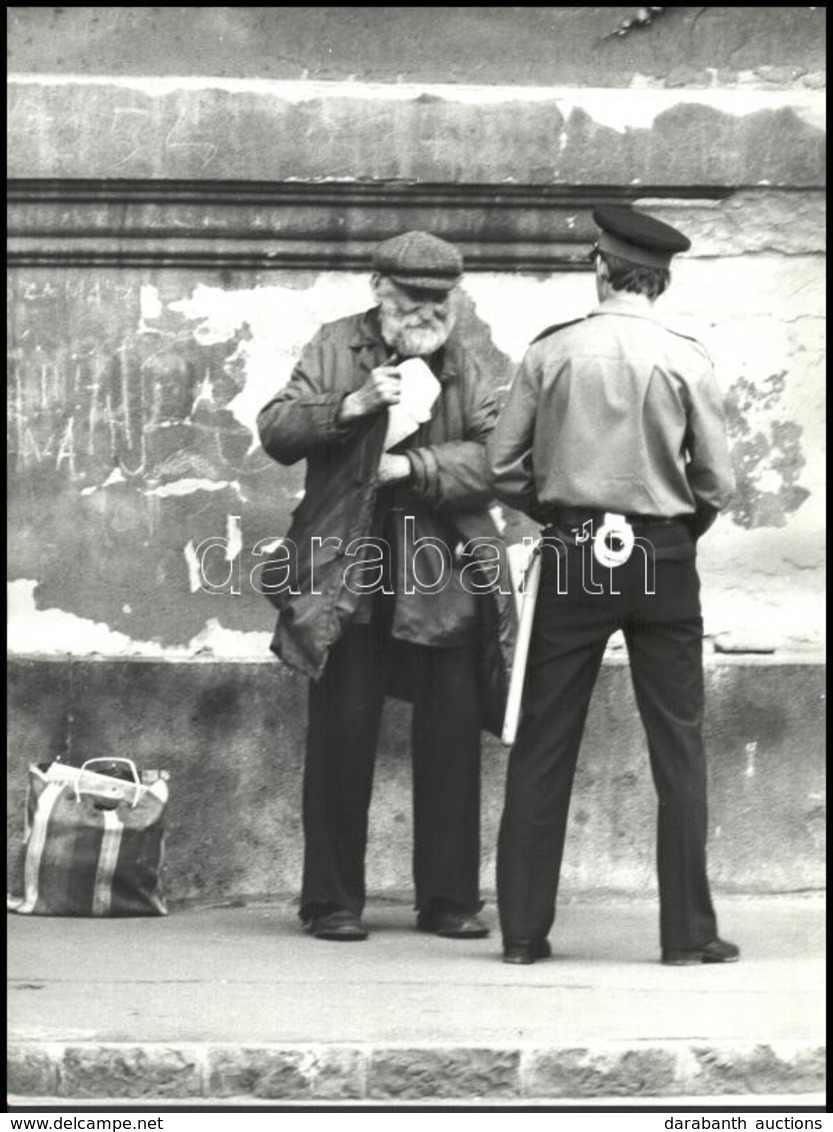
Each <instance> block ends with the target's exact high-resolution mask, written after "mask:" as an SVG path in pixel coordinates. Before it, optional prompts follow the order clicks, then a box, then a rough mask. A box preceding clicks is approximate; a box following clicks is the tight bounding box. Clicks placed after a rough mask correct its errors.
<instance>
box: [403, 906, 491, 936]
mask: <svg viewBox="0 0 833 1132" xmlns="http://www.w3.org/2000/svg"><path fill="white" fill-rule="evenodd" d="M416 926H417V930H418V931H421V932H433V933H434V935H441V936H444V937H445V938H446V939H483V938H485V936H487V935H488V934H489V929H488V928H487V927H486V925H485V924H484V923H483V921H482V920H481V919H479V917H478V916H476V915H475V914H474V912H452V911H448V910H445V911H441V910H438V909H436V908H430V909H426V910H424V911H422V912H418V913H417V923H416Z"/></svg>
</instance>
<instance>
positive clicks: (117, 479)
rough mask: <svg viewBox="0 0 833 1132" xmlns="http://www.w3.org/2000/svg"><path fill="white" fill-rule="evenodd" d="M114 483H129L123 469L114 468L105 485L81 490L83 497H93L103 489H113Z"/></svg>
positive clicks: (96, 485)
mask: <svg viewBox="0 0 833 1132" xmlns="http://www.w3.org/2000/svg"><path fill="white" fill-rule="evenodd" d="M114 483H127V480H126V479H125V477H124V475H123V473H122V470H121V468H114V469H113V470H112V472H111V473H110V475H109V476H108V477H107V479H106V480H105V481H104V483H100V484H94V485H93V486H92V487H84V488H82V489H81V494H82V495H92V494H93V492H95V491H100V490H101V488H103V487H111V486H112V485H113V484H114Z"/></svg>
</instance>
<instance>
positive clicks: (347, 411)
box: [339, 365, 402, 422]
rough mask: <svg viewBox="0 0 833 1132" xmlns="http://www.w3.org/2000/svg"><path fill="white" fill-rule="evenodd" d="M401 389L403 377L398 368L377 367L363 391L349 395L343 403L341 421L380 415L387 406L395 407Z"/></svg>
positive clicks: (358, 390) (362, 388)
mask: <svg viewBox="0 0 833 1132" xmlns="http://www.w3.org/2000/svg"><path fill="white" fill-rule="evenodd" d="M401 387H402V375H401V374H400V372H399V370H398V369H397V368H396V366H389V365H384V366H377V367H376V369H374V370H372V371H371V374H370V377H369V378H368V379H367V381H366V382H365V383H364V385H363V386H362V387H361V389H357V390H356V391H355V393H348V395H347V396H346V397H345V398H344V400H343V401H342V402H341V412H340V413H339V420H340V421H342V422H347V421H351V420H356V418H357V417H366V416H368V414H370V413H378V412H379V410H380V409H383V408H384V407H385V406H386V405H395V404H396V402H397V401H398V400H399V398H400V395H401Z"/></svg>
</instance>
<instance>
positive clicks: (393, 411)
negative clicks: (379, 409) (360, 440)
mask: <svg viewBox="0 0 833 1132" xmlns="http://www.w3.org/2000/svg"><path fill="white" fill-rule="evenodd" d="M396 368H397V369H398V370H399V372H400V374H401V375H402V393H401V397H400V399H399V401H398V402H397V404H395V405H391V406H390V407H389V409H388V431H387V435H386V437H385V451H386V452H387V451H389V450H390V449H391V448H393V447H394V446H395V445H397V444H399V442H400V441H401V440H404V439H405V437H406V436H410V435H411V434H412V433H414V432H416V430H417V429H418V428H419V426H420V425H421V424H423V423H424V422H425V421H427V420H428V419H429V417H430V416H431V410H432V409H433V407H434V402H435V401H436V400H437V398H438V397H439V395H440V383H439V381H437V379H436V377H434V375H433V373H432V372H431V370H430V369H429V368H428V365H427V363H426V362H424V361H423V360H422V358H407V359H406V360H405V361H404V362H400V363H399V365H398V366H397V367H396Z"/></svg>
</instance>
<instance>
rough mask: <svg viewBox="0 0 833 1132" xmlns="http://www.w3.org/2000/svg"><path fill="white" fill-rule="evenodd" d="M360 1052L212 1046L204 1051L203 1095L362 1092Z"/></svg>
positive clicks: (311, 1096) (305, 1096)
mask: <svg viewBox="0 0 833 1132" xmlns="http://www.w3.org/2000/svg"><path fill="white" fill-rule="evenodd" d="M362 1069H363V1059H362V1055H361V1053H360V1051H358V1050H354V1049H350V1048H338V1047H334V1048H333V1047H324V1046H321V1047H309V1048H304V1047H298V1048H291V1049H290V1048H285V1049H281V1048H271V1049H270V1048H258V1049H247V1048H245V1047H229V1048H220V1047H215V1048H213V1049H211V1050H210V1051H209V1076H208V1095H209V1096H211V1097H233V1096H237V1097H256V1098H259V1099H263V1100H279V1099H290V1098H296V1099H302V1100H316V1099H344V1100H347V1099H351V1098H357V1097H361V1096H362V1091H363V1088H362Z"/></svg>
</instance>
